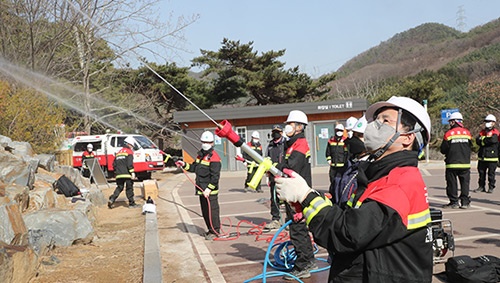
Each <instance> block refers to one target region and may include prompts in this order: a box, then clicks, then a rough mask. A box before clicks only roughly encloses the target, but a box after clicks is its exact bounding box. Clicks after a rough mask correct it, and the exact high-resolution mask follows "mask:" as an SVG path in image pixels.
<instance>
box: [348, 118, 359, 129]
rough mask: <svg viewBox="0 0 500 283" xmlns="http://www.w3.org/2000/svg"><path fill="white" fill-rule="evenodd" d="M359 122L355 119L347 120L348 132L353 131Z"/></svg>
mask: <svg viewBox="0 0 500 283" xmlns="http://www.w3.org/2000/svg"><path fill="white" fill-rule="evenodd" d="M357 122H358V119H356V118H354V117H349V118H347V120H346V122H345V129H346V130H348V131H350V130H352V128H354V126H355V125H356V123H357Z"/></svg>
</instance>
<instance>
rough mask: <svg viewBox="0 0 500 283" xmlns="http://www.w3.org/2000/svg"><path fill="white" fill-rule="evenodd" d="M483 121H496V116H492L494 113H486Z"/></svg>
mask: <svg viewBox="0 0 500 283" xmlns="http://www.w3.org/2000/svg"><path fill="white" fill-rule="evenodd" d="M484 121H485V122H486V121H493V122H496V121H497V118H496V117H495V116H494V115H491V114H488V115H487V116H486V118H484Z"/></svg>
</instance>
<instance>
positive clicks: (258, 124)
mask: <svg viewBox="0 0 500 283" xmlns="http://www.w3.org/2000/svg"><path fill="white" fill-rule="evenodd" d="M363 114H364V111H361V110H360V111H346V112H336V113H318V114H310V115H308V120H309V125H308V126H307V127H306V132H305V135H306V138H307V140H308V142H309V146H310V148H311V156H312V157H311V166H312V167H316V166H326V165H325V164H320V163H319V162H318V161H319V160H321V156H324V154H325V153H324V152H321V151H319V150H318V149H319V143H320V142H326V141H325V140H324V139H320V138H318V135H317V134H316V132H315V127H316V126H317V127H323V128H325V127H330V128H332V129H333V128H334V127H335V125H336V124H338V123H342V124H344V125H345V121H346V119H347V118H349V117H351V116H354V117H356V118H360V117H361V116H363ZM286 118H287V116H272V117H262V118H249V119H228V121H229V122H230V123H231V125H232V126H233V130H236V128H238V127H245V128H246V140H245V142H247V141H249V139H250V135H251V134H252V132H253V131H258V132H259V134H260V140H261V143H262V145H263V153H264V155H265V152H266V149H267V145H268V143H269V141H270V140H271V138H270V134H271V129H272V126H273V125H275V124H281V125H282V126H283V127H284V122H285V121H286ZM217 122H219V121H217ZM181 125H182V124H181ZM181 127H182V128H183V132H184V133H185V135H184V136H183V138H182V149H183V158H184V160H185V161H186V162H192V160H194V158H196V153H197V151H198V150H199V149H200V148H201V142H200V141H199V137H200V136H201V133H202V132H203V131H205V130H210V131H212V132H214V131H215V128H216V125H214V123H213V122H212V121H199V122H189V123H184V124H183V125H182V126H181ZM331 134H332V133H331V132H329V135H331ZM216 144H217V145H216V151H217V153H218V154H219V155H220V157H221V159H222V160H223V169H224V170H231V171H234V170H246V168H245V167H244V166H243V164H242V163H241V162H239V161H236V159H235V157H236V154H237V153H238V151H239V150H238V149H237V148H236V147H235V146H234V145H233V144H231V143H230V142H229V141H227V140H226V139H220V138H217V137H216ZM320 155H321V156H320ZM224 165H225V166H224Z"/></svg>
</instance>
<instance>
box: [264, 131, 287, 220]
mask: <svg viewBox="0 0 500 283" xmlns="http://www.w3.org/2000/svg"><path fill="white" fill-rule="evenodd" d="M271 137H272V140H271V141H270V142H269V145H268V146H267V150H266V152H267V154H266V156H268V157H269V158H271V161H272V162H273V164H274V165H275V166H276V165H277V164H280V163H283V160H284V158H285V138H284V137H283V127H282V126H281V125H274V126H273V129H272V131H271ZM268 178H269V191H270V192H271V222H270V223H269V224H267V225H266V228H267V229H278V228H280V227H281V224H280V218H281V217H280V201H279V199H278V197H277V196H276V188H275V185H276V183H275V182H274V176H273V175H272V174H270V173H268Z"/></svg>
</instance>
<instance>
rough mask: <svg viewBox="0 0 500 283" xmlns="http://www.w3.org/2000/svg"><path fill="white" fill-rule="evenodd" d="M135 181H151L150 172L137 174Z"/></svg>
mask: <svg viewBox="0 0 500 283" xmlns="http://www.w3.org/2000/svg"><path fill="white" fill-rule="evenodd" d="M137 179H138V180H139V181H141V182H142V181H144V180H149V179H151V172H141V173H138V174H137Z"/></svg>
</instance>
